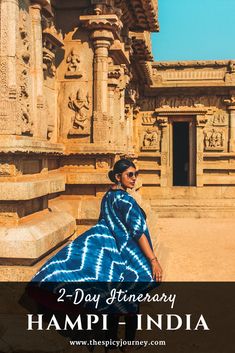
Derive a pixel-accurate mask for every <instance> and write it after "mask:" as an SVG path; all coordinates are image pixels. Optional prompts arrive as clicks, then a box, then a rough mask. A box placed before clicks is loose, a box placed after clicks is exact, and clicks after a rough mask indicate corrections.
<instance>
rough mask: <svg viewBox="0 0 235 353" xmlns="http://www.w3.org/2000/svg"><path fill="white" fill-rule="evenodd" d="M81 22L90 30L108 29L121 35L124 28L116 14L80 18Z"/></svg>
mask: <svg viewBox="0 0 235 353" xmlns="http://www.w3.org/2000/svg"><path fill="white" fill-rule="evenodd" d="M79 20H80V21H81V23H82V24H83V26H85V27H86V28H88V29H90V30H97V29H103V30H104V29H106V30H110V31H112V32H118V33H119V32H120V30H121V28H122V22H121V21H120V19H119V18H118V16H117V15H115V14H109V15H103V14H102V15H99V16H96V15H89V16H80V17H79Z"/></svg>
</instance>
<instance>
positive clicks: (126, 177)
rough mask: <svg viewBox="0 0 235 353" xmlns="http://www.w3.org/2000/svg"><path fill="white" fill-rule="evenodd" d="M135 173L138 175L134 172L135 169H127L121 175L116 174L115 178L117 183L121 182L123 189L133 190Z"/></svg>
mask: <svg viewBox="0 0 235 353" xmlns="http://www.w3.org/2000/svg"><path fill="white" fill-rule="evenodd" d="M136 173H137V174H138V172H136V169H135V168H134V167H129V168H128V169H126V170H125V171H124V172H122V173H121V174H116V178H117V180H118V181H120V182H121V184H122V186H123V187H124V188H130V189H133V187H134V186H135V182H136V178H137V174H136Z"/></svg>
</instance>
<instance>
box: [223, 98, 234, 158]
mask: <svg viewBox="0 0 235 353" xmlns="http://www.w3.org/2000/svg"><path fill="white" fill-rule="evenodd" d="M224 102H225V103H226V104H227V109H228V111H229V141H228V150H229V152H235V96H232V97H230V98H229V99H225V100H224Z"/></svg>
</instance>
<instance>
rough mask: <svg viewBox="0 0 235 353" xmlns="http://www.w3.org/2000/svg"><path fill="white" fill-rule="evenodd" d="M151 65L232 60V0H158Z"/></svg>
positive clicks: (234, 21) (234, 0)
mask: <svg viewBox="0 0 235 353" xmlns="http://www.w3.org/2000/svg"><path fill="white" fill-rule="evenodd" d="M158 8H159V23H160V32H159V33H153V34H152V48H153V55H154V60H155V61H166V60H169V61H174V60H225V59H235V0H158Z"/></svg>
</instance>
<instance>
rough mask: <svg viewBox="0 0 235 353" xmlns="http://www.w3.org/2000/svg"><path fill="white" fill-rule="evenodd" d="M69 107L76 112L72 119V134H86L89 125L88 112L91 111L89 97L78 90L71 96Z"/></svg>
mask: <svg viewBox="0 0 235 353" xmlns="http://www.w3.org/2000/svg"><path fill="white" fill-rule="evenodd" d="M68 107H69V108H70V109H71V110H73V111H74V116H73V117H72V129H71V130H70V132H69V133H70V134H77V133H82V132H83V133H84V132H85V129H86V124H87V111H88V110H89V97H88V94H87V95H86V97H84V96H83V94H82V91H81V90H80V89H78V91H77V92H76V93H72V94H71V95H70V96H69V103H68Z"/></svg>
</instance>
